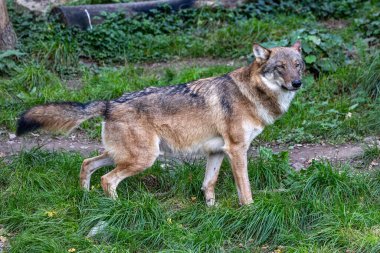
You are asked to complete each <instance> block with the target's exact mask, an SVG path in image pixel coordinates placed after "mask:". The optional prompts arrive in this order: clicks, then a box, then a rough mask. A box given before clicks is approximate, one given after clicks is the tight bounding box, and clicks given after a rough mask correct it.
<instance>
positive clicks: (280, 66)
mask: <svg viewBox="0 0 380 253" xmlns="http://www.w3.org/2000/svg"><path fill="white" fill-rule="evenodd" d="M276 68H278V69H285V65H283V64H281V65H277V66H276Z"/></svg>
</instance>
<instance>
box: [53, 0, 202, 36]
mask: <svg viewBox="0 0 380 253" xmlns="http://www.w3.org/2000/svg"><path fill="white" fill-rule="evenodd" d="M195 2H196V0H158V1H144V2H133V3H120V4H94V5H80V6H59V7H55V8H53V9H52V11H51V14H52V15H53V16H57V17H58V19H59V20H60V21H61V22H63V23H64V24H66V25H67V26H70V27H72V26H76V27H79V28H80V29H87V28H90V29H91V28H92V26H93V25H96V24H100V23H102V22H103V20H104V18H103V17H102V13H123V14H124V15H125V16H126V17H131V16H133V15H135V14H137V13H141V12H145V13H146V12H149V11H151V10H153V9H157V8H158V7H160V6H163V5H168V6H170V7H171V8H172V9H173V10H175V11H177V10H180V9H184V8H191V7H193V6H194V4H195Z"/></svg>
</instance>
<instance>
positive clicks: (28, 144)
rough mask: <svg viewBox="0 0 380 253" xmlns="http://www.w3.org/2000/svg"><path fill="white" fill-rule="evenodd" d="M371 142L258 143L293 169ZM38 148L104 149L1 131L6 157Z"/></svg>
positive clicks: (345, 159) (0, 152) (338, 157)
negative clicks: (283, 155)
mask: <svg viewBox="0 0 380 253" xmlns="http://www.w3.org/2000/svg"><path fill="white" fill-rule="evenodd" d="M371 143H375V144H377V145H379V144H380V137H368V138H366V139H365V142H363V143H345V144H339V145H333V144H328V143H318V144H310V143H308V144H294V145H278V144H272V143H267V144H263V145H260V146H264V147H268V148H271V149H273V151H274V152H280V151H288V152H289V157H290V163H291V165H292V166H293V167H294V168H295V169H296V170H301V169H303V168H307V167H308V165H309V164H310V163H311V161H312V160H313V159H323V160H328V161H330V162H332V163H350V164H356V163H357V162H358V159H360V157H361V156H362V155H363V152H364V149H365V147H366V146H368V145H369V144H371ZM33 148H41V149H45V150H49V151H60V150H62V151H72V152H80V153H81V154H82V155H83V156H85V157H88V156H90V155H91V153H100V152H102V151H103V150H104V149H103V147H102V145H101V143H100V142H99V141H96V140H91V139H89V138H88V137H87V136H86V135H85V134H84V133H82V132H80V131H76V132H74V133H72V134H70V135H69V136H51V135H43V134H31V135H27V136H26V137H15V135H14V134H13V133H9V132H5V131H3V132H2V134H1V135H0V157H8V156H11V155H14V154H17V153H18V152H20V151H22V150H30V149H33ZM258 148H259V146H252V148H251V149H250V151H249V154H250V155H251V156H255V155H257V150H258ZM173 158H176V160H177V159H179V160H182V159H186V160H188V159H194V158H195V159H198V158H200V156H191V157H183V156H180V157H178V156H177V157H176V156H174V157H173Z"/></svg>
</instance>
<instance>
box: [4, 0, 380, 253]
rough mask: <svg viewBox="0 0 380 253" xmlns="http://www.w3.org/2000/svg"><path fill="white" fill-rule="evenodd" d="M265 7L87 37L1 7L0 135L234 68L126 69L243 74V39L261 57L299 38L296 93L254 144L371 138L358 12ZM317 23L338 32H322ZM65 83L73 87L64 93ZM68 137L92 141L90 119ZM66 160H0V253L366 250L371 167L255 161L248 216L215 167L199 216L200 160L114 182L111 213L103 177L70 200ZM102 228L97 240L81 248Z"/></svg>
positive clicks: (371, 10) (375, 84)
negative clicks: (212, 198)
mask: <svg viewBox="0 0 380 253" xmlns="http://www.w3.org/2000/svg"><path fill="white" fill-rule="evenodd" d="M8 2H9V1H8ZM265 2H266V3H267V1H265ZM269 2H271V4H261V3H258V4H255V3H252V4H251V5H247V6H244V7H242V8H239V9H236V10H223V9H218V8H217V9H209V8H205V9H200V10H187V11H183V12H180V13H171V12H169V11H167V10H165V9H164V10H161V11H159V12H157V13H155V15H150V16H136V17H134V18H133V19H128V20H125V19H124V18H123V17H121V16H118V15H110V16H109V17H107V21H106V22H105V23H104V24H103V25H101V26H96V27H95V28H94V29H93V30H89V31H79V30H76V29H66V28H65V27H62V26H61V25H60V24H58V23H56V22H54V21H47V20H45V19H44V18H38V17H37V18H36V17H33V16H32V15H28V14H22V15H21V14H19V13H16V12H15V11H14V10H13V8H12V4H10V5H8V6H9V7H11V8H10V14H11V19H12V21H13V25H14V27H15V29H16V32H17V35H18V38H19V47H18V49H17V50H14V51H12V52H9V53H8V52H6V53H2V54H1V53H0V55H1V57H0V58H1V59H0V73H1V74H3V75H1V77H0V111H1V117H0V127H1V129H3V128H5V129H7V130H9V131H14V130H15V122H16V119H17V117H18V115H19V114H20V113H21V112H22V111H23V110H25V109H27V108H29V107H31V106H34V105H37V104H41V103H46V102H51V101H63V100H64V101H78V102H87V101H90V100H98V99H112V98H117V97H118V96H120V95H121V94H123V93H124V92H129V91H134V90H139V89H142V88H144V87H149V86H165V85H170V84H178V83H184V82H189V81H192V80H196V79H199V78H204V77H210V76H217V75H222V74H225V73H227V72H229V71H231V70H233V69H234V68H233V67H231V66H205V67H199V66H183V67H178V66H174V65H173V67H172V66H170V65H169V67H167V68H164V69H163V68H159V69H154V68H152V67H150V66H148V67H141V65H137V64H138V63H141V62H147V61H148V62H151V61H166V60H171V59H183V58H190V59H191V58H197V57H207V58H229V59H237V58H239V59H240V60H242V61H245V60H246V61H247V63H248V62H249V61H251V60H252V55H251V51H252V48H251V47H252V43H253V42H261V43H264V45H265V46H267V47H271V46H278V45H282V46H284V45H290V43H292V42H294V41H295V40H296V39H302V41H303V46H304V47H303V51H304V52H303V53H304V56H305V58H306V57H307V59H308V60H307V73H306V76H305V77H304V80H303V82H304V84H305V85H304V87H303V89H302V90H301V91H300V92H299V93H298V94H297V96H296V98H295V100H294V101H293V103H292V106H291V107H290V110H289V111H288V112H287V113H286V114H285V115H284V116H283V117H282V118H281V119H280V120H278V121H277V122H276V123H275V124H274V125H272V126H270V127H267V128H266V129H265V131H264V132H263V133H262V134H261V135H260V137H259V138H258V140H256V141H255V142H256V144H257V143H261V142H274V141H276V142H279V143H299V142H320V141H326V142H334V143H337V142H346V141H356V140H360V139H362V138H363V137H365V136H368V135H373V136H377V135H379V133H380V109H379V108H380V96H379V87H380V85H379V78H380V77H379V74H378V73H379V72H380V71H379V66H380V58H379V51H378V44H376V43H377V42H376V41H378V40H377V39H376V38H375V39H374V38H373V37H374V35H376V34H377V33H378V32H379V29H378V21H377V16H376V15H377V14H376V13H377V10H378V9H376V8H378V7H376V6H375V3H374V1H372V2H370V1H367V2H366V3H364V4H362V3H361V2H359V1H356V0H354V1H351V0H350V1H330V2H329V3H326V4H323V5H319V4H315V3H311V2H310V1H309V0H303V1H301V2H300V3H296V4H294V3H292V1H281V4H276V3H275V2H273V1H269ZM304 3H307V4H304ZM363 6H364V7H363ZM301 7H302V8H301ZM276 8H277V9H276ZM353 8H354V9H355V11H352V9H353ZM294 11H296V12H298V13H296V14H294V13H293V12H294ZM353 13H355V14H354V15H353ZM327 17H334V18H336V19H343V21H345V22H346V23H347V25H346V26H345V27H343V28H342V29H326V28H325V27H324V26H325V25H324V24H325V23H326V20H324V19H326V18H327ZM327 22H329V21H327ZM369 28H371V29H369ZM368 41H369V43H367V42H368ZM371 45H372V46H371ZM376 45H377V46H376ZM82 61H84V62H87V63H86V64H84V63H83V62H82ZM115 64H117V65H115ZM142 66H144V65H142ZM67 80H69V81H71V80H75V82H77V83H78V86H77V87H67V85H66V81H67ZM79 131H82V132H85V133H86V134H87V135H88V136H89V137H91V138H94V139H98V140H99V139H100V119H93V120H91V121H89V122H85V123H84V124H82V125H81V127H80V129H79ZM379 154H380V152H379V149H378V148H377V147H369V148H367V149H366V150H365V152H364V155H363V157H362V159H363V161H364V163H363V164H360V165H359V166H363V168H367V167H368V166H369V164H370V163H371V162H372V161H374V160H376V159H378V158H379ZM82 160H83V157H82V156H81V155H79V154H76V153H66V152H46V151H42V150H39V149H34V150H31V151H27V152H21V153H20V154H18V155H14V156H12V157H6V158H0V199H1V202H0V214H1V215H0V224H1V226H4V229H0V236H5V237H7V238H10V247H11V252H68V251H69V250H71V251H72V250H73V249H75V251H76V252H126V251H128V252H157V251H162V252H277V253H279V252H374V253H375V252H380V232H379V231H380V226H379V224H380V213H379V211H378V210H379V207H380V199H379V196H380V190H379V189H380V183H379V182H380V173H379V171H378V170H361V173H360V174H358V173H357V172H358V170H352V169H351V168H350V167H349V166H348V165H332V164H330V163H329V162H328V161H322V162H316V161H314V162H313V163H312V164H311V166H310V167H309V168H308V170H307V171H301V172H299V173H297V172H294V171H293V169H291V168H290V167H289V161H288V154H287V153H280V154H273V153H272V151H271V150H269V149H261V150H260V151H259V156H258V157H257V158H255V159H252V160H250V161H249V176H250V180H251V186H252V190H253V193H254V203H253V204H252V205H250V206H245V207H239V206H238V205H237V203H238V199H237V194H236V189H235V185H234V183H233V177H232V173H231V170H230V166H229V164H228V163H227V162H226V161H224V163H223V164H222V169H221V172H220V177H219V181H218V184H217V188H216V194H217V202H218V205H217V206H216V207H214V208H206V206H205V204H204V197H203V194H202V192H201V190H200V188H201V184H202V180H203V176H204V168H203V167H204V162H202V161H197V162H195V163H179V164H177V163H174V162H173V161H163V162H157V163H155V164H154V165H153V167H152V168H150V169H149V170H147V171H146V172H144V173H143V174H140V175H137V176H134V177H132V178H128V179H127V180H125V181H123V182H122V183H121V185H120V187H119V188H118V191H119V196H120V199H119V200H117V201H111V200H110V199H108V198H106V197H105V196H104V194H103V192H102V190H101V187H100V184H99V183H100V177H101V175H103V174H105V173H106V172H107V171H109V170H110V169H111V168H104V169H101V170H99V171H97V172H95V174H94V176H93V180H92V187H91V191H90V192H83V191H82V190H80V188H79V183H78V172H79V168H80V165H81V162H82ZM102 224H103V225H104V224H105V225H104V230H103V231H101V232H100V233H98V234H97V235H96V236H94V237H91V238H88V237H87V235H88V233H89V232H90V231H91V229H92V228H93V227H94V226H96V225H98V226H99V225H102Z"/></svg>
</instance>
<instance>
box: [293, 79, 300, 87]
mask: <svg viewBox="0 0 380 253" xmlns="http://www.w3.org/2000/svg"><path fill="white" fill-rule="evenodd" d="M301 85H302V82H301V80H294V81H292V86H293V87H294V88H299V87H301Z"/></svg>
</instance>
